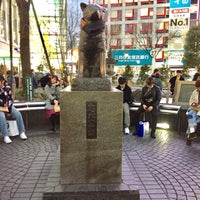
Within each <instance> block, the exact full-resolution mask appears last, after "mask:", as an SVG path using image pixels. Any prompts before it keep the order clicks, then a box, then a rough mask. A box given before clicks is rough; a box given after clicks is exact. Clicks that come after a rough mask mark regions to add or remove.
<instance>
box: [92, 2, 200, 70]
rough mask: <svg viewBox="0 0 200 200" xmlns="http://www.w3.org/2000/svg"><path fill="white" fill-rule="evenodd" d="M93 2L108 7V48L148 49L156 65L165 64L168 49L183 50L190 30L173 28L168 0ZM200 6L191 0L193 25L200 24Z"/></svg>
mask: <svg viewBox="0 0 200 200" xmlns="http://www.w3.org/2000/svg"><path fill="white" fill-rule="evenodd" d="M177 2H178V1H177ZM91 3H98V4H100V5H102V6H105V7H106V8H107V11H108V15H107V49H112V50H113V52H115V51H114V50H125V51H124V52H125V53H127V52H130V51H129V50H142V51H143V52H144V53H145V51H146V54H149V56H151V58H152V65H155V66H154V67H157V66H161V65H166V60H167V59H168V57H169V50H170V51H172V50H178V51H180V52H182V51H183V45H184V38H185V35H186V33H187V31H188V30H186V31H185V30H174V31H170V1H169V0H92V1H91ZM199 5H200V1H199V0H191V5H190V17H189V19H190V23H189V24H190V26H194V25H198V24H199ZM147 50H149V51H147ZM178 55H179V56H180V55H181V53H178ZM182 55H183V53H182ZM124 56H126V55H124ZM121 57H123V56H121ZM153 60H155V61H154V62H153ZM155 62H156V63H155ZM135 63H136V62H135ZM140 63H141V62H138V65H140ZM124 64H125V63H124ZM179 64H180V65H181V63H179ZM168 65H169V66H170V64H169V63H168ZM171 65H173V63H171ZM136 66H137V63H136Z"/></svg>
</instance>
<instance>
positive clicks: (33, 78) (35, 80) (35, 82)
mask: <svg viewBox="0 0 200 200" xmlns="http://www.w3.org/2000/svg"><path fill="white" fill-rule="evenodd" d="M31 78H32V84H33V89H37V88H38V78H37V76H36V74H35V70H34V69H31Z"/></svg>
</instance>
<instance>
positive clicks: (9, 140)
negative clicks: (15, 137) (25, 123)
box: [4, 136, 12, 144]
mask: <svg viewBox="0 0 200 200" xmlns="http://www.w3.org/2000/svg"><path fill="white" fill-rule="evenodd" d="M4 142H5V143H6V144H10V143H11V142H12V140H11V139H10V138H9V136H5V137H4Z"/></svg>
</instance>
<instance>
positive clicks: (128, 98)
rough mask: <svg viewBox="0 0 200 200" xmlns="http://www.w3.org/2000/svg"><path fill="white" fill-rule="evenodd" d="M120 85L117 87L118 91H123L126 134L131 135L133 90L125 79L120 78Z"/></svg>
mask: <svg viewBox="0 0 200 200" xmlns="http://www.w3.org/2000/svg"><path fill="white" fill-rule="evenodd" d="M118 83H119V85H118V86H117V87H116V88H117V89H118V90H121V91H123V111H124V133H125V134H126V135H129V133H130V130H129V126H130V111H129V106H130V105H131V104H132V103H133V95H132V91H131V88H130V87H129V86H128V85H127V83H126V78H125V77H119V79H118Z"/></svg>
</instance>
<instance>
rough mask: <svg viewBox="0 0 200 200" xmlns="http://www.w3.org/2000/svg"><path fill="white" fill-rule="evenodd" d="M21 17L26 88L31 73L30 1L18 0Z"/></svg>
mask: <svg viewBox="0 0 200 200" xmlns="http://www.w3.org/2000/svg"><path fill="white" fill-rule="evenodd" d="M16 2H17V6H18V11H19V19H20V56H21V65H22V80H23V88H25V77H26V76H30V75H31V64H30V41H29V24H30V22H29V8H30V2H29V1H28V2H27V1H26V0H16Z"/></svg>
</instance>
